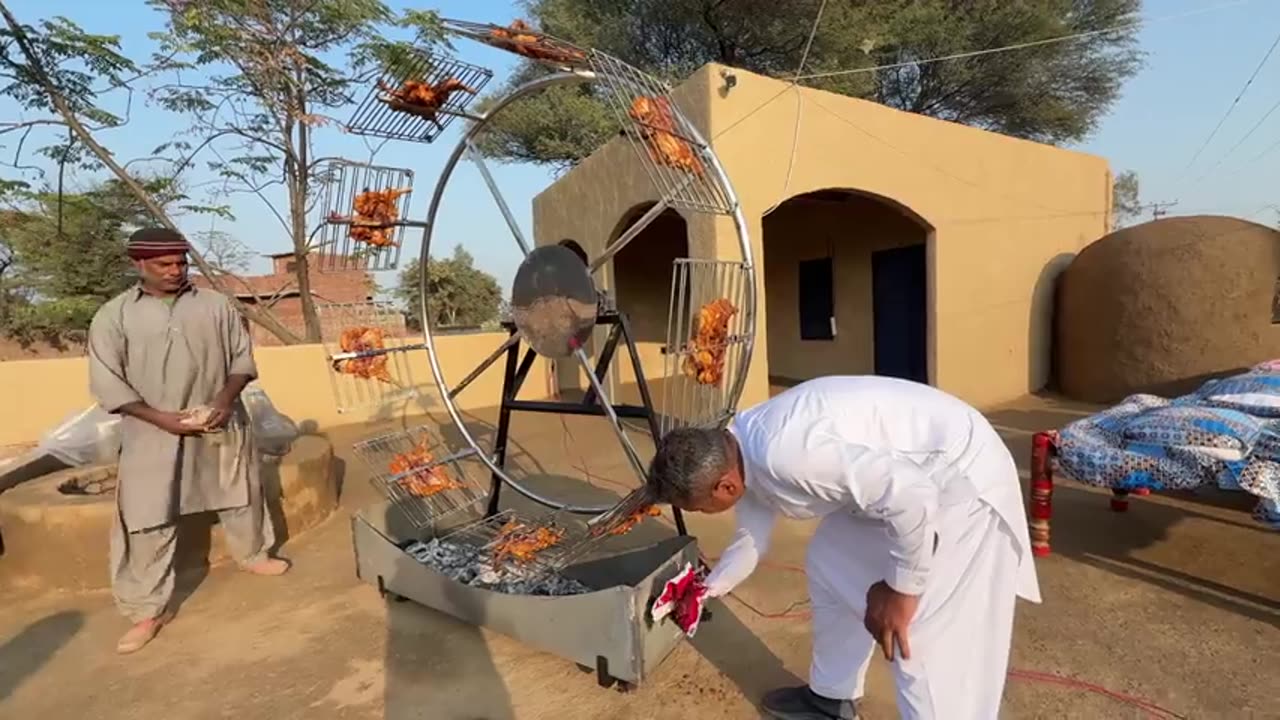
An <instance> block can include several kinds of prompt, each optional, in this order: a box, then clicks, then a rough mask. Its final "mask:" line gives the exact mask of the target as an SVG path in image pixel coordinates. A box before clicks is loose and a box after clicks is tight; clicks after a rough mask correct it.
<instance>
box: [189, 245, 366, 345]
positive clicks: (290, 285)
mask: <svg viewBox="0 0 1280 720" xmlns="http://www.w3.org/2000/svg"><path fill="white" fill-rule="evenodd" d="M267 257H268V258H269V259H270V260H271V274H269V275H244V276H240V277H236V278H228V279H227V284H228V289H230V290H232V291H234V292H235V294H236V298H237V299H239V300H240V301H241V302H243V303H245V304H248V305H258V304H262V305H263V306H264V307H267V308H269V309H270V310H271V312H272V313H273V314H274V315H275V316H276V317H278V318H279V319H280V321H281V322H282V323H284V324H285V326H286V327H288V328H289V329H290V330H292V331H293V332H295V333H297V334H298V335H299V336H302V335H303V333H304V332H305V329H304V328H305V326H304V324H303V321H302V298H301V297H300V295H299V293H298V281H297V278H296V277H295V275H294V269H295V267H294V263H295V261H294V259H293V253H291V252H289V253H278V254H275V255H268V256H267ZM310 269H311V295H312V296H313V297H314V298H315V302H316V304H317V305H330V304H350V303H365V302H368V301H370V300H372V299H373V293H374V282H373V276H372V275H370V274H369V272H368V271H367V270H365V269H364V267H363V265H362V264H361V262H360V261H359V260H356V259H354V258H351V259H347V261H346V262H334V258H328V257H326V258H325V259H324V261H323V262H313V263H312V264H311V268H310ZM193 282H194V283H195V284H196V286H197V287H208V281H207V280H205V279H204V278H203V277H200V276H196V277H195V278H194V280H193ZM335 316H336V314H334V313H327V312H322V313H321V331H322V333H323V334H324V337H325V339H328V338H330V337H336V336H337V335H336V334H337V332H338V331H339V330H340V328H329V327H324V324H325V320H326V318H334V317H335ZM334 322H341V318H340V317H338V318H337V319H336V320H334ZM253 342H254V344H255V345H279V344H281V343H280V341H279V340H278V339H276V338H275V337H274V336H273V335H271V333H269V332H267V331H266V330H263V329H262V328H261V327H258V326H256V325H254V326H253Z"/></svg>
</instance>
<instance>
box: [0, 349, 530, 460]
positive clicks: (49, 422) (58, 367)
mask: <svg viewBox="0 0 1280 720" xmlns="http://www.w3.org/2000/svg"><path fill="white" fill-rule="evenodd" d="M505 339H506V334H505V333H476V334H467V335H445V336H442V337H439V338H437V343H438V348H439V351H440V356H441V365H442V370H443V373H444V375H445V378H446V379H447V380H449V381H450V382H451V383H457V381H458V380H461V379H462V378H463V376H465V375H466V374H467V373H468V372H470V371H471V370H472V369H473V368H475V367H476V365H477V364H479V362H480V361H481V360H482V359H484V358H485V357H486V356H487V355H488V354H489V353H490V352H492V351H493V350H494V349H495V348H497V347H498V346H499V345H500V344H501V343H502V342H503V340H505ZM254 357H255V358H256V359H257V362H258V372H259V375H260V376H261V383H262V387H263V389H264V390H266V392H267V395H268V396H270V398H271V401H272V403H273V404H274V405H275V406H276V408H277V409H278V410H279V411H280V412H282V413H284V414H285V415H287V416H289V417H290V418H292V419H293V420H294V421H295V422H305V421H313V422H315V423H317V424H318V425H319V426H320V427H322V428H323V427H327V426H333V425H342V424H347V423H356V422H364V421H367V420H371V419H390V418H398V417H404V416H410V415H421V414H423V413H427V412H431V413H438V414H439V416H440V418H441V419H445V418H446V417H447V416H446V415H445V410H444V406H443V405H442V404H441V403H440V399H439V393H438V392H436V386H435V383H434V381H433V379H432V377H431V369H430V367H429V366H428V364H427V354H426V351H424V350H412V351H409V352H408V353H407V355H406V356H405V358H406V360H407V361H408V363H407V364H408V373H409V376H410V377H409V383H408V384H409V385H411V386H412V387H414V388H416V389H417V390H418V392H419V396H418V397H416V398H404V399H397V400H388V401H383V402H377V403H374V404H373V405H372V406H369V407H362V408H360V409H358V410H355V411H352V412H348V413H339V412H338V410H337V403H336V402H335V398H334V393H333V391H332V389H331V385H330V378H329V370H328V367H327V363H326V362H325V353H324V349H323V348H322V346H320V345H295V346H290V347H265V348H258V349H256V350H255V351H254ZM502 367H503V363H502V361H499V362H497V363H494V365H493V366H492V367H490V368H489V370H488V371H486V372H485V373H484V374H483V375H481V376H480V377H479V378H478V379H477V380H476V381H475V382H474V383H472V384H471V385H470V386H469V387H468V388H467V389H465V390H463V391H462V392H461V393H460V394H459V396H458V399H457V401H458V404H459V405H460V406H461V407H462V408H463V409H464V410H478V409H482V408H487V407H493V406H495V405H497V404H498V402H499V400H500V399H501V390H502ZM547 373H548V368H547V366H546V363H545V361H543V360H542V359H539V360H538V361H537V362H536V363H535V365H534V368H533V370H532V371H531V372H530V374H529V379H528V380H527V381H526V382H525V386H526V387H525V388H524V390H523V391H522V393H521V397H522V398H524V399H530V400H534V399H541V398H545V397H546V396H547V392H546V388H547V382H546V380H547V378H548V374H547ZM395 374H396V375H397V376H399V375H400V373H399V372H397V373H395ZM0 388H4V391H5V407H6V410H7V412H5V413H4V415H3V416H2V417H0V445H10V444H16V443H25V442H34V441H36V440H38V439H39V438H40V436H41V435H43V434H44V433H45V432H46V431H47V430H49V429H51V428H52V427H53V426H54V425H56V424H57V423H58V422H59V421H60V420H62V419H63V418H65V417H67V416H68V415H70V414H72V413H75V412H78V411H80V410H83V409H85V408H86V407H88V406H90V405H91V404H93V399H92V398H91V397H90V396H89V386H88V360H87V359H86V358H60V359H54V360H19V361H12V362H0Z"/></svg>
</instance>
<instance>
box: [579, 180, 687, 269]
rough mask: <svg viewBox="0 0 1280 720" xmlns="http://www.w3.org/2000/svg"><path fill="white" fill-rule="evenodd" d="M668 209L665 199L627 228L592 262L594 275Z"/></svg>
mask: <svg viewBox="0 0 1280 720" xmlns="http://www.w3.org/2000/svg"><path fill="white" fill-rule="evenodd" d="M668 207H670V205H668V204H667V198H663V199H661V200H659V201H658V202H657V204H655V205H654V206H653V207H651V208H649V210H648V212H646V213H645V214H644V215H641V216H640V219H639V220H636V221H635V222H634V223H632V224H631V227H629V228H627V231H626V232H624V233H622V234H621V235H619V236H618V239H617V240H614V241H613V242H612V243H610V244H609V247H607V248H605V249H604V252H602V253H600V256H599V257H597V258H596V259H595V260H593V261H592V262H591V267H590V269H591V272H592V274H594V273H595V271H597V270H599V269H600V268H602V267H604V264H605V263H607V262H609V260H611V259H612V258H613V256H614V255H617V254H618V253H619V252H621V251H622V248H624V247H626V246H627V244H628V243H630V242H631V241H632V240H634V239H635V237H636V236H637V235H639V234H640V233H641V232H642V231H643V230H644V229H645V228H647V227H649V226H650V225H651V224H653V221H654V220H657V219H658V216H659V215H661V214H662V213H663V212H665V211H666V209H667V208H668Z"/></svg>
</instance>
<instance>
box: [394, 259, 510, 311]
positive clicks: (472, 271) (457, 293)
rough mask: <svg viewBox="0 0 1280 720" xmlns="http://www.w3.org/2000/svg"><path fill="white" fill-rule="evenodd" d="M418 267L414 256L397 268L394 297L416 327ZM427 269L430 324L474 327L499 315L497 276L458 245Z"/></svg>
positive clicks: (419, 300)
mask: <svg viewBox="0 0 1280 720" xmlns="http://www.w3.org/2000/svg"><path fill="white" fill-rule="evenodd" d="M420 268H421V266H420V265H419V263H418V260H417V259H416V258H415V259H414V260H411V261H409V263H408V264H406V265H405V267H404V269H403V270H401V271H400V278H399V283H398V285H397V287H396V290H395V295H396V297H398V298H399V299H400V301H401V302H402V303H404V308H405V312H406V313H408V317H409V324H410V326H411V327H413V328H415V329H421V310H420V308H421V301H422V293H421V292H420V289H421V288H420V285H419V282H418V276H419V275H420V274H421V270H420ZM427 271H428V277H427V293H428V294H429V295H430V297H431V307H430V311H431V322H432V326H433V327H439V328H447V327H475V326H478V325H484V324H486V323H489V322H492V321H494V320H496V319H497V318H498V313H499V310H500V308H501V306H502V290H501V289H499V287H498V281H497V279H495V278H494V277H493V276H492V275H490V274H489V273H487V272H485V271H483V270H480V269H479V268H477V267H475V262H474V258H472V257H471V254H470V253H468V252H467V251H466V250H464V249H463V248H462V246H461V245H458V246H456V247H454V249H453V255H452V256H451V257H449V259H448V260H435V259H432V261H431V262H430V263H428V264H427Z"/></svg>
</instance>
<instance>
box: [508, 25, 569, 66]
mask: <svg viewBox="0 0 1280 720" xmlns="http://www.w3.org/2000/svg"><path fill="white" fill-rule="evenodd" d="M489 36H490V37H492V38H494V39H495V40H496V42H494V43H493V44H494V45H497V46H498V47H501V48H502V49H503V50H508V51H510V52H513V53H515V54H517V55H522V56H524V57H527V58H529V59H531V60H547V61H549V62H558V63H566V64H571V63H575V62H582V61H583V60H586V59H587V56H586V55H585V54H584V53H583V52H582V51H581V50H577V49H575V48H568V47H557V46H554V45H551V44H550V43H549V42H548V40H547V38H546V37H545V36H543V35H542V34H541V33H539V32H538V31H536V30H534V29H533V28H532V27H530V26H529V23H527V22H525V21H523V20H515V21H513V22H512V23H511V24H510V25H509V26H507V27H504V28H502V27H495V28H493V29H492V30H490V31H489Z"/></svg>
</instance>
